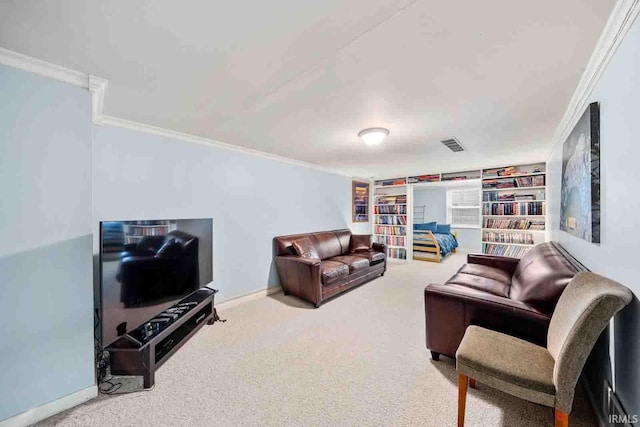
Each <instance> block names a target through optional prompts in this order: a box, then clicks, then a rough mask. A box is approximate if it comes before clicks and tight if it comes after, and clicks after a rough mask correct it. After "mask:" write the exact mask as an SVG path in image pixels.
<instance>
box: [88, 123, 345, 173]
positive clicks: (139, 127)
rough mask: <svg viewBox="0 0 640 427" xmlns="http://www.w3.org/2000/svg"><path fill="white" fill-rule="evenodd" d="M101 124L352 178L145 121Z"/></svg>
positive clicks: (301, 162) (321, 167) (316, 166)
mask: <svg viewBox="0 0 640 427" xmlns="http://www.w3.org/2000/svg"><path fill="white" fill-rule="evenodd" d="M100 120H101V122H100V123H101V124H103V125H108V126H115V127H120V128H124V129H129V130H134V131H138V132H145V133H150V134H153V135H158V136H164V137H167V138H171V139H177V140H180V141H185V142H191V143H194V144H202V145H206V146H208V147H216V148H222V149H224V150H231V151H235V152H238V153H243V154H249V155H252V156H258V157H263V158H266V159H271V160H276V161H279V162H283V163H289V164H292V165H297V166H303V167H306V168H309V169H316V170H319V171H322V172H327V173H332V174H335V175H341V176H347V177H349V178H351V175H349V174H346V173H343V172H341V171H339V170H334V169H331V168H327V167H324V166H319V165H314V164H312V163H307V162H303V161H300V160H294V159H290V158H288V157H283V156H278V155H277V154H270V153H266V152H264V151H260V150H254V149H252V148H246V147H241V146H239V145H232V144H227V143H224V142H220V141H216V140H213V139H209V138H205V137H202V136H196V135H191V134H188V133H184V132H178V131H174V130H170V129H164V128H161V127H157V126H152V125H146V124H144V123H139V122H134V121H130V120H125V119H120V118H118V117H112V116H107V115H103V116H102V117H101V119H100Z"/></svg>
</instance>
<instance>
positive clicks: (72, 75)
mask: <svg viewBox="0 0 640 427" xmlns="http://www.w3.org/2000/svg"><path fill="white" fill-rule="evenodd" d="M0 64H4V65H9V66H11V67H14V68H19V69H21V70H24V71H29V72H31V73H35V74H39V75H41V76H45V77H49V78H52V79H55V80H59V81H62V82H65V83H71V84H72V85H76V86H80V87H84V88H88V87H89V78H88V76H87V75H86V74H84V73H81V72H79V71H75V70H70V69H69V68H65V67H61V66H60V65H56V64H52V63H50V62H46V61H42V60H40V59H36V58H32V57H30V56H27V55H23V54H21V53H18V52H13V51H11V50H8V49H4V48H2V47H0Z"/></svg>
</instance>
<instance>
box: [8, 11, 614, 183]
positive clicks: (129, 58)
mask: <svg viewBox="0 0 640 427" xmlns="http://www.w3.org/2000/svg"><path fill="white" fill-rule="evenodd" d="M613 4H614V1H613V0H563V1H557V0H553V1H552V0H540V1H527V2H523V1H513V0H486V1H441V0H440V1H436V0H417V1H416V0H271V1H259V0H254V1H246V0H244V1H243V0H236V1H227V2H223V1H210V0H209V1H205V0H194V1H187V2H180V1H174V0H153V1H152V0H144V1H141V0H136V1H131V0H128V1H124V0H118V1H85V0H75V1H71V0H58V1H49V2H44V1H36V0H16V1H6V0H4V1H2V2H0V23H1V25H0V46H2V47H5V48H7V49H11V50H14V51H17V52H20V53H24V54H27V55H30V56H34V57H36V58H39V59H43V60H46V61H50V62H53V63H56V64H59V65H63V66H65V67H69V68H72V69H76V70H78V71H82V72H86V73H90V74H93V75H96V76H99V77H102V78H105V79H108V80H109V87H108V90H107V96H106V101H105V106H104V110H105V114H108V115H112V116H116V117H120V118H124V119H128V120H133V121H138V122H142V123H146V124H151V125H155V126H160V127H163V128H168V129H173V130H178V131H181V132H186V133H190V134H194V135H199V136H204V137H208V138H211V139H215V140H218V141H222V142H226V143H230V144H235V145H240V146H244V147H250V148H254V149H258V150H262V151H266V152H269V153H273V154H278V155H281V156H285V157H290V158H293V159H297V160H303V161H306V162H310V163H314V164H318V165H322V166H327V167H332V168H336V169H339V170H341V171H344V172H348V173H352V174H354V175H358V176H376V177H383V176H384V177H388V176H392V175H405V174H422V173H431V172H441V171H450V170H461V169H466V168H474V167H482V166H490V165H500V164H508V163H512V162H520V161H530V160H545V159H546V157H547V154H548V152H549V150H550V148H551V143H552V142H551V137H552V135H553V133H554V131H555V129H556V127H557V126H558V124H559V122H560V119H561V117H562V114H563V112H564V110H565V108H566V106H567V104H568V103H569V100H570V98H571V95H572V93H573V90H574V89H575V87H576V85H577V83H578V80H579V78H580V75H581V73H582V71H583V69H584V67H585V65H586V63H587V60H588V59H589V55H590V54H591V51H592V50H593V48H594V46H595V44H596V41H597V39H598V37H599V35H600V32H601V31H602V29H603V27H604V24H605V22H606V20H607V17H608V15H609V12H610V11H611V9H612V7H613ZM373 126H383V127H386V128H388V129H390V130H391V134H390V136H389V137H388V138H387V140H386V141H385V142H384V143H383V145H381V146H378V147H369V146H366V145H365V144H364V143H362V142H361V141H360V140H359V139H358V137H357V133H358V131H360V130H361V129H363V128H366V127H373ZM448 136H456V137H457V138H458V139H459V140H460V141H461V143H462V144H463V145H464V146H465V147H466V148H467V149H468V151H466V152H463V153H452V152H450V151H449V150H448V149H446V148H445V147H444V146H442V144H440V143H439V140H440V139H441V138H443V137H448Z"/></svg>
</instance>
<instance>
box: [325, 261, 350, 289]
mask: <svg viewBox="0 0 640 427" xmlns="http://www.w3.org/2000/svg"><path fill="white" fill-rule="evenodd" d="M320 276H321V279H322V284H323V285H329V284H331V283H333V282H335V281H337V280H340V279H342V278H346V277H347V276H349V266H348V265H347V264H344V263H341V262H338V261H331V260H327V261H322V262H321V263H320Z"/></svg>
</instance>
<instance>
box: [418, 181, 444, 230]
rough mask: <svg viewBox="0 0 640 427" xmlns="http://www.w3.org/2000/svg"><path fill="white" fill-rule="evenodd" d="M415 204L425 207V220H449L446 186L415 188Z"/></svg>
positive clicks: (440, 221) (442, 221) (441, 221)
mask: <svg viewBox="0 0 640 427" xmlns="http://www.w3.org/2000/svg"><path fill="white" fill-rule="evenodd" d="M413 206H424V207H425V216H424V221H425V222H432V221H436V222H439V223H441V224H446V222H447V189H446V188H445V187H431V188H420V189H418V188H416V189H415V190H413Z"/></svg>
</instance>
